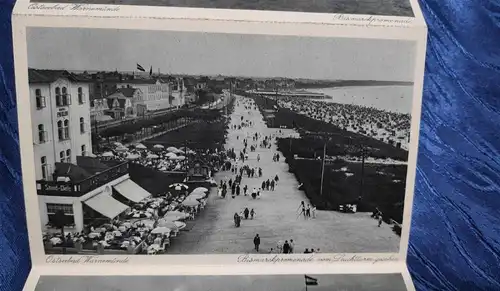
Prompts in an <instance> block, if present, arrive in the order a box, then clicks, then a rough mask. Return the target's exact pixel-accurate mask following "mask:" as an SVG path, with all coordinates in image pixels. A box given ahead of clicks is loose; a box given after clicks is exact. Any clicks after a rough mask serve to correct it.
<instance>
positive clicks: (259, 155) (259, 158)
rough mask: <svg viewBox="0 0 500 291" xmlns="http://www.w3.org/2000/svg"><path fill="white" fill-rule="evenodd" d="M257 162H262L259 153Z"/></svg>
mask: <svg viewBox="0 0 500 291" xmlns="http://www.w3.org/2000/svg"><path fill="white" fill-rule="evenodd" d="M257 162H260V154H257Z"/></svg>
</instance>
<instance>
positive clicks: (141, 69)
mask: <svg viewBox="0 0 500 291" xmlns="http://www.w3.org/2000/svg"><path fill="white" fill-rule="evenodd" d="M137 70H139V71H141V72H146V70H144V68H143V67H142V66H141V65H139V64H137Z"/></svg>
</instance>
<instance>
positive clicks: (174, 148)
mask: <svg viewBox="0 0 500 291" xmlns="http://www.w3.org/2000/svg"><path fill="white" fill-rule="evenodd" d="M167 151H168V152H175V151H178V149H177V148H176V147H168V148H167Z"/></svg>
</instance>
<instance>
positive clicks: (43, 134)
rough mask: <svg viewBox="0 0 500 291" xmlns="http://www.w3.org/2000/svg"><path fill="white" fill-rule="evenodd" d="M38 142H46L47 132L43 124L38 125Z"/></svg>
mask: <svg viewBox="0 0 500 291" xmlns="http://www.w3.org/2000/svg"><path fill="white" fill-rule="evenodd" d="M38 142H39V143H45V142H47V132H46V131H45V130H44V126H43V124H39V125H38Z"/></svg>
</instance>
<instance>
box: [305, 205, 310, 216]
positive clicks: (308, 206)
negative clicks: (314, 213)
mask: <svg viewBox="0 0 500 291" xmlns="http://www.w3.org/2000/svg"><path fill="white" fill-rule="evenodd" d="M306 216H307V217H308V218H309V217H311V205H309V204H307V208H306Z"/></svg>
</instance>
